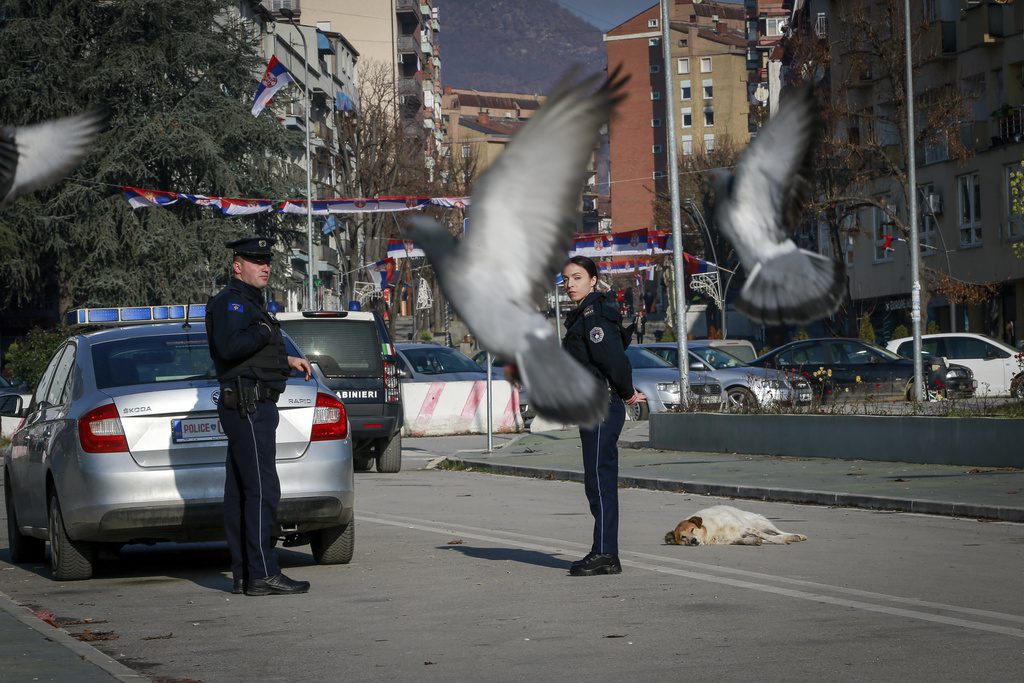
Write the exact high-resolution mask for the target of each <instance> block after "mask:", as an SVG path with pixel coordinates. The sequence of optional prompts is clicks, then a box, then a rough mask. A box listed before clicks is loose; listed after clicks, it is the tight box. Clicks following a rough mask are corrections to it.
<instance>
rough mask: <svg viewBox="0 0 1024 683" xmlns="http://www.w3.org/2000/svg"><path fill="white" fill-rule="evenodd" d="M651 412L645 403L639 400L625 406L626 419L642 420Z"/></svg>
mask: <svg viewBox="0 0 1024 683" xmlns="http://www.w3.org/2000/svg"><path fill="white" fill-rule="evenodd" d="M650 414H651V411H650V408H648V407H647V403H646V402H644V401H640V402H639V403H634V404H633V405H631V406H626V419H627V420H632V421H633V422H642V421H644V420H646V419H647V418H648V417H649V416H650Z"/></svg>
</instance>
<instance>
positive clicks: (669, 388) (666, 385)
mask: <svg viewBox="0 0 1024 683" xmlns="http://www.w3.org/2000/svg"><path fill="white" fill-rule="evenodd" d="M658 391H665V392H668V393H670V394H678V393H679V382H658Z"/></svg>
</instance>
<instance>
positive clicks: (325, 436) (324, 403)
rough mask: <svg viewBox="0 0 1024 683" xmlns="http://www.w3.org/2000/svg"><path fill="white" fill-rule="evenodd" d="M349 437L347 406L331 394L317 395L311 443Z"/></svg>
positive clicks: (310, 437)
mask: <svg viewBox="0 0 1024 683" xmlns="http://www.w3.org/2000/svg"><path fill="white" fill-rule="evenodd" d="M346 436H348V413H346V412H345V404H344V403H342V402H341V401H339V400H338V399H337V398H335V397H334V396H331V395H330V394H321V393H318V394H317V395H316V408H314V409H313V433H312V434H310V436H309V440H310V441H331V440H332V439H344V438H345V437H346Z"/></svg>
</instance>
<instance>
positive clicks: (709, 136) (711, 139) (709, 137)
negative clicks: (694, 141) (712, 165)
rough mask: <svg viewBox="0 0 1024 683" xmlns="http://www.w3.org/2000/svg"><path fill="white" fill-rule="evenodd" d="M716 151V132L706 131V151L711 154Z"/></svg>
mask: <svg viewBox="0 0 1024 683" xmlns="http://www.w3.org/2000/svg"><path fill="white" fill-rule="evenodd" d="M714 151H715V134H714V133H704V153H705V154H711V153H712V152H714Z"/></svg>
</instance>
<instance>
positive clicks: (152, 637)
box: [143, 631, 174, 640]
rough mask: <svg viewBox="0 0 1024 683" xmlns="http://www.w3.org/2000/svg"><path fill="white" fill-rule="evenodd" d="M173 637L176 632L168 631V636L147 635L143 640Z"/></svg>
mask: <svg viewBox="0 0 1024 683" xmlns="http://www.w3.org/2000/svg"><path fill="white" fill-rule="evenodd" d="M173 637H174V632H173V631H172V632H171V633H168V634H167V635H166V636H146V637H144V638H143V640H167V639H168V638H173Z"/></svg>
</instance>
